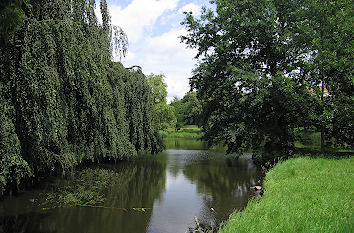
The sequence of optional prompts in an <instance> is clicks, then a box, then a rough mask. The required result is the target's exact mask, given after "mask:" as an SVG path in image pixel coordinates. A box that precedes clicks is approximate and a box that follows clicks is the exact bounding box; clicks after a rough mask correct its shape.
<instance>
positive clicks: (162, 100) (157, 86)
mask: <svg viewBox="0 0 354 233" xmlns="http://www.w3.org/2000/svg"><path fill="white" fill-rule="evenodd" d="M164 79H165V75H163V74H158V75H155V74H150V75H148V76H147V82H148V84H149V86H150V88H151V91H152V96H153V100H154V111H155V119H156V121H157V124H158V126H159V129H160V130H167V129H168V128H175V127H176V122H177V119H176V116H175V114H174V107H173V106H171V105H168V104H167V84H166V83H165V81H164Z"/></svg>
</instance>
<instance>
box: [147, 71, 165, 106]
mask: <svg viewBox="0 0 354 233" xmlns="http://www.w3.org/2000/svg"><path fill="white" fill-rule="evenodd" d="M147 81H148V83H149V85H150V87H151V90H152V95H153V98H154V103H155V104H157V103H166V101H167V84H166V83H165V75H164V74H156V75H155V74H150V75H148V76H147Z"/></svg>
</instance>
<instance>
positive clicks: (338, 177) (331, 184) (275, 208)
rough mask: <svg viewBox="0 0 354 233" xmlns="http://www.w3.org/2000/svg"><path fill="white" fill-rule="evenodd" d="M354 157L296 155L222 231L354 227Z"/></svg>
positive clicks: (343, 229) (271, 174) (274, 172)
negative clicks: (307, 156)
mask: <svg viewBox="0 0 354 233" xmlns="http://www.w3.org/2000/svg"><path fill="white" fill-rule="evenodd" d="M353 165H354V159H353V158H347V159H341V160H335V159H331V160H330V159H323V158H316V159H311V158H296V159H290V160H287V161H285V162H283V163H280V164H277V165H276V166H275V167H274V168H273V169H272V170H271V171H269V172H268V173H267V175H266V179H265V181H264V187H263V188H264V189H265V192H264V196H263V197H262V199H261V201H259V202H257V201H255V200H253V201H251V202H250V203H249V204H248V205H247V207H246V208H245V209H244V210H243V211H242V212H237V213H235V214H234V215H233V216H232V218H231V219H230V220H229V221H228V222H227V223H226V225H225V226H223V227H222V230H221V231H220V232H352V231H353V217H354V216H353V211H352V208H353V201H354V200H353V188H354V185H353V182H352V179H353V178H354V177H353V174H354V173H353Z"/></svg>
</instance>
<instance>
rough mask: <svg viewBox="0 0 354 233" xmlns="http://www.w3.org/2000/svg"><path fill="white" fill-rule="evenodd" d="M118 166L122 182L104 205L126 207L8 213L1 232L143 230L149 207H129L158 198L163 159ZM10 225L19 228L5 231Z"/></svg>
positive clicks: (162, 183) (162, 181)
mask: <svg viewBox="0 0 354 233" xmlns="http://www.w3.org/2000/svg"><path fill="white" fill-rule="evenodd" d="M118 167H119V170H120V171H122V173H123V174H122V176H123V179H122V180H123V182H119V183H117V184H116V185H115V186H113V187H111V189H110V190H109V191H108V194H107V195H108V196H107V200H106V201H105V203H104V204H103V205H104V206H109V207H115V208H126V209H127V210H126V211H124V210H122V209H105V208H91V207H69V208H58V209H54V210H50V211H49V212H48V216H45V217H43V218H42V219H38V216H39V215H38V213H37V214H33V213H31V214H23V215H18V216H10V217H7V219H10V218H11V221H9V220H6V221H5V220H4V218H0V226H2V230H3V231H1V228H0V232H4V233H7V232H38V233H42V232H57V233H61V232H75V233H80V232H85V233H96V232H122V233H124V232H127V233H130V232H134V233H135V232H137V233H138V232H146V229H147V227H148V224H149V221H150V218H151V215H152V209H147V210H145V212H142V211H137V210H133V209H132V208H141V207H145V208H152V207H153V204H154V201H155V200H156V199H160V197H161V194H162V192H163V190H164V187H165V180H166V162H165V161H161V160H149V161H143V162H140V161H139V160H137V161H136V162H127V163H122V164H120V165H119V166H118ZM10 223H11V226H9V225H8V224H10ZM9 227H12V228H11V229H19V231H7V230H6V229H10V228H9ZM16 227H17V228H16ZM29 229H31V230H29ZM32 229H33V230H32Z"/></svg>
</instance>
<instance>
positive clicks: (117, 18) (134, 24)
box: [108, 0, 179, 43]
mask: <svg viewBox="0 0 354 233" xmlns="http://www.w3.org/2000/svg"><path fill="white" fill-rule="evenodd" d="M178 1H179V0H160V1H157V0H133V1H132V2H131V3H130V4H129V5H128V6H127V7H126V8H124V9H122V8H121V7H120V6H117V5H109V7H108V9H109V13H110V15H111V22H112V25H118V26H120V27H121V28H122V29H123V30H124V31H125V33H126V34H127V35H128V38H129V41H130V42H133V43H134V42H137V41H139V40H141V39H142V38H143V36H144V35H145V31H146V30H150V31H151V30H152V26H153V25H154V24H155V22H156V20H157V19H158V18H159V17H160V16H161V15H162V14H163V13H165V12H166V11H169V10H174V9H175V8H176V7H177V3H178Z"/></svg>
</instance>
